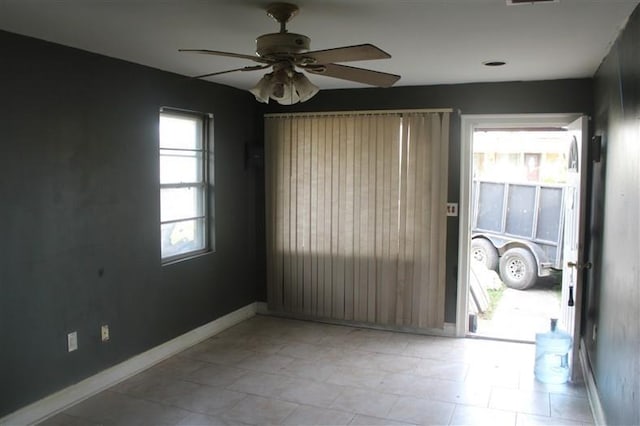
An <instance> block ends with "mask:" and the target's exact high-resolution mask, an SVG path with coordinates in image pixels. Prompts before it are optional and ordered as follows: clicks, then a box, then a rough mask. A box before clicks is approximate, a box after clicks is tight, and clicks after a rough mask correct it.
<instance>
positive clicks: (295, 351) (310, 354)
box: [278, 342, 327, 361]
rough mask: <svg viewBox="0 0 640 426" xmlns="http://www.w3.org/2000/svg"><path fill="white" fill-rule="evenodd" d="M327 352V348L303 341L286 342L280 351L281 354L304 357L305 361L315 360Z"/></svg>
mask: <svg viewBox="0 0 640 426" xmlns="http://www.w3.org/2000/svg"><path fill="white" fill-rule="evenodd" d="M325 353H327V348H325V347H323V346H319V345H312V344H310V343H303V342H289V343H286V344H284V345H283V346H282V347H281V348H280V350H279V351H278V354H280V355H285V356H288V357H293V358H298V359H303V360H305V361H315V360H317V359H318V358H320V357H322V356H323V354H325Z"/></svg>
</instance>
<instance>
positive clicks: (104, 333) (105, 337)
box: [100, 324, 109, 342]
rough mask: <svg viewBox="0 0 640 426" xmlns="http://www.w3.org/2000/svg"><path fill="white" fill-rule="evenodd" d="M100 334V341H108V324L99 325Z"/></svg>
mask: <svg viewBox="0 0 640 426" xmlns="http://www.w3.org/2000/svg"><path fill="white" fill-rule="evenodd" d="M100 335H101V336H102V341H103V342H107V341H109V324H104V325H103V326H102V327H100Z"/></svg>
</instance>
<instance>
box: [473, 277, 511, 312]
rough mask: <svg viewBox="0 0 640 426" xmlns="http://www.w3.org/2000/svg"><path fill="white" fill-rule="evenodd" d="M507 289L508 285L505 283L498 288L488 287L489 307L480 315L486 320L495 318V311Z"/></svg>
mask: <svg viewBox="0 0 640 426" xmlns="http://www.w3.org/2000/svg"><path fill="white" fill-rule="evenodd" d="M505 289H506V287H505V285H504V284H503V285H501V286H500V287H498V288H496V289H487V295H488V296H489V308H488V309H487V310H486V311H484V312H483V313H481V314H479V315H478V316H479V317H480V318H482V319H484V320H490V319H491V318H493V312H494V311H495V309H496V308H497V307H498V304H499V303H500V299H502V295H503V293H504V290H505Z"/></svg>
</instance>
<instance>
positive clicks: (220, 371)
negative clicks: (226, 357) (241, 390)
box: [183, 363, 248, 386]
mask: <svg viewBox="0 0 640 426" xmlns="http://www.w3.org/2000/svg"><path fill="white" fill-rule="evenodd" d="M247 373H248V371H247V370H243V369H240V368H236V367H232V366H229V365H222V364H211V363H206V364H205V365H204V366H202V367H200V368H199V369H197V370H194V371H192V372H191V373H189V374H186V375H184V376H183V377H184V380H187V381H190V382H194V383H201V384H204V385H210V386H228V385H230V384H232V383H234V382H236V381H237V380H238V379H239V378H240V377H242V376H244V375H246V374H247Z"/></svg>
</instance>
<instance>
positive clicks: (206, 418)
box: [175, 413, 249, 426]
mask: <svg viewBox="0 0 640 426" xmlns="http://www.w3.org/2000/svg"><path fill="white" fill-rule="evenodd" d="M248 424H249V423H243V422H240V421H237V420H230V419H225V418H223V417H220V416H211V415H208V414H200V413H191V414H189V415H188V416H187V417H185V418H184V419H182V420H180V421H179V422H178V423H176V424H175V426H242V425H248Z"/></svg>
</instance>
